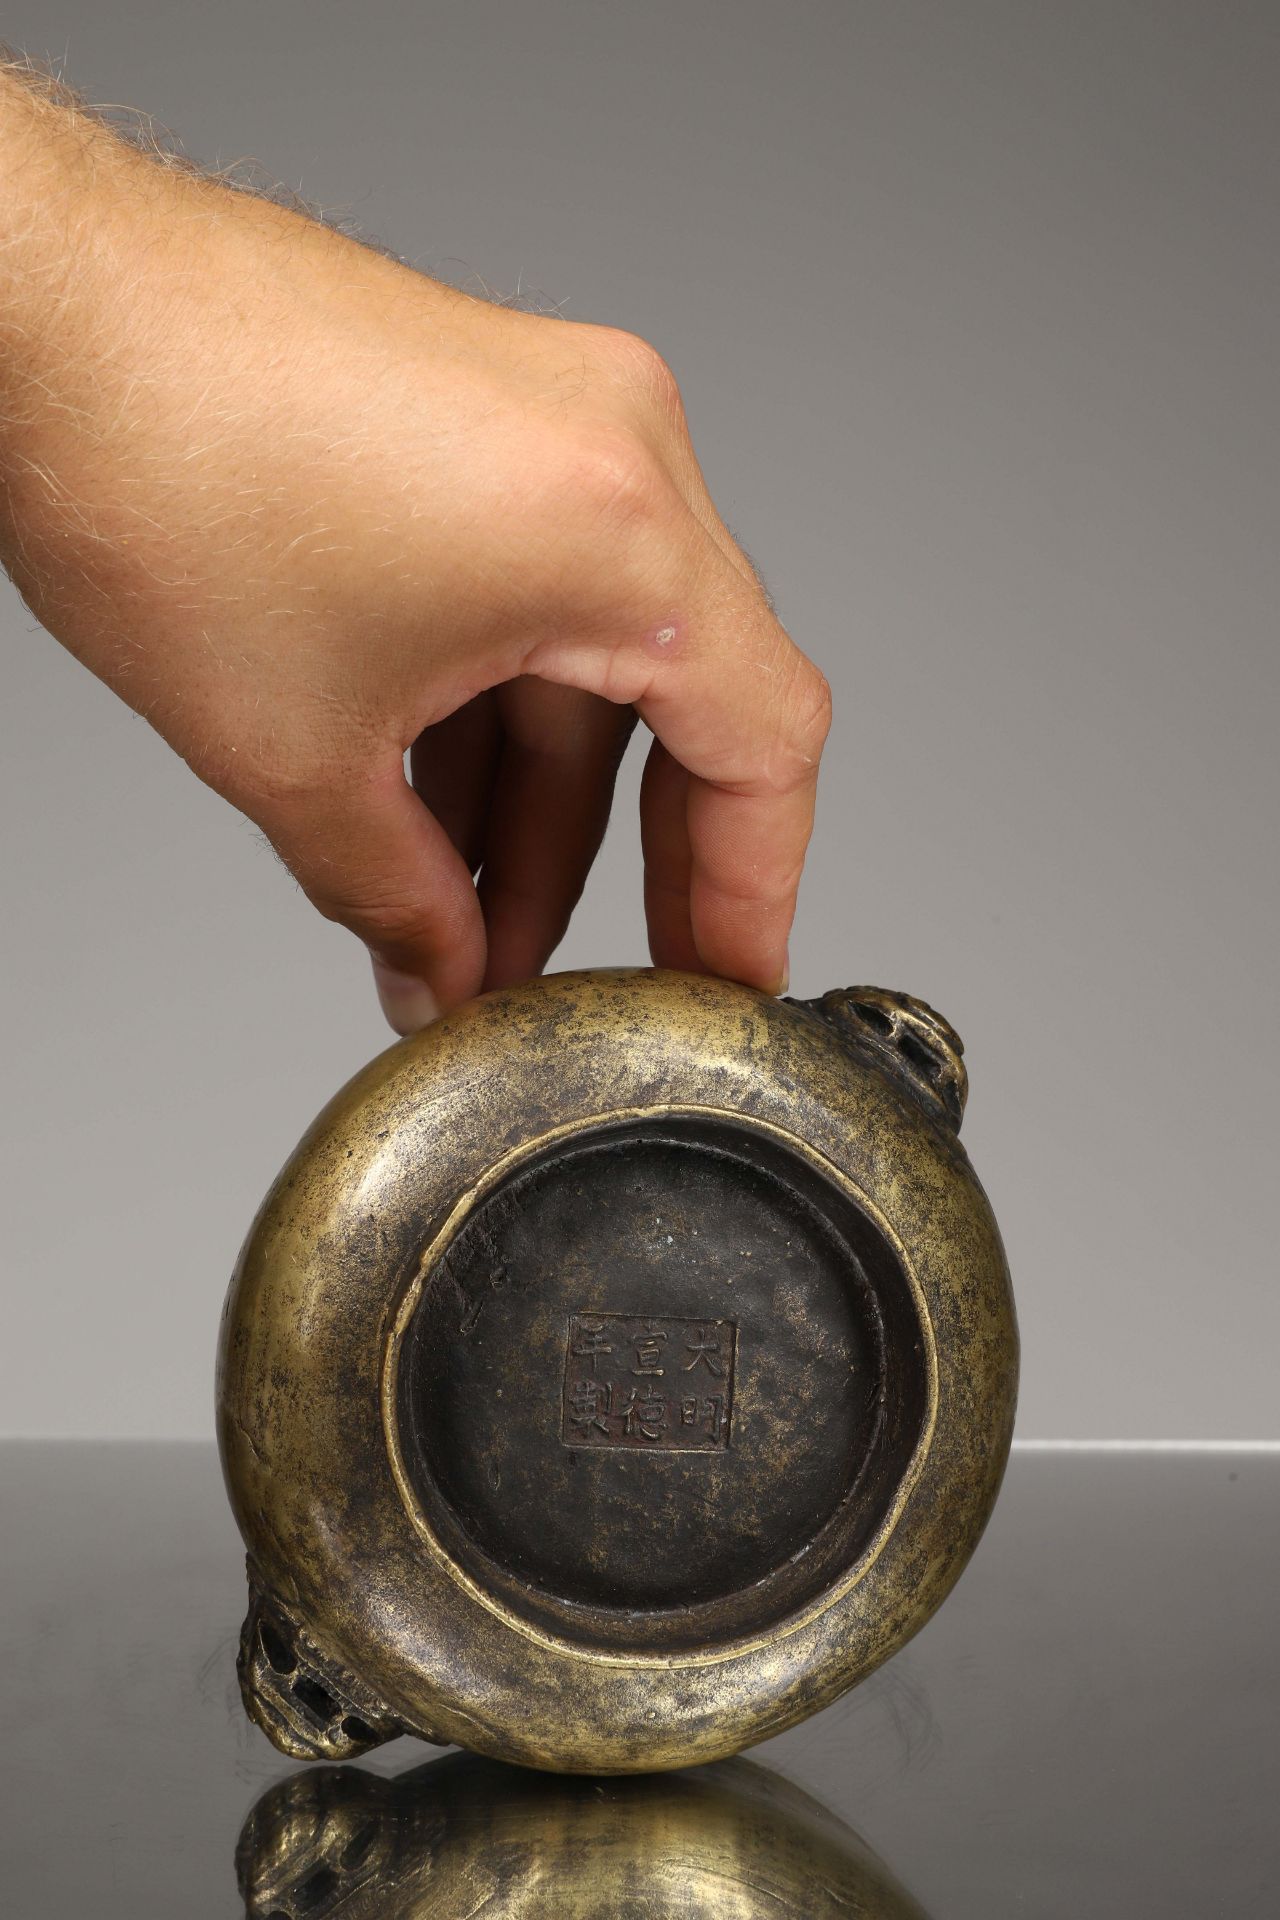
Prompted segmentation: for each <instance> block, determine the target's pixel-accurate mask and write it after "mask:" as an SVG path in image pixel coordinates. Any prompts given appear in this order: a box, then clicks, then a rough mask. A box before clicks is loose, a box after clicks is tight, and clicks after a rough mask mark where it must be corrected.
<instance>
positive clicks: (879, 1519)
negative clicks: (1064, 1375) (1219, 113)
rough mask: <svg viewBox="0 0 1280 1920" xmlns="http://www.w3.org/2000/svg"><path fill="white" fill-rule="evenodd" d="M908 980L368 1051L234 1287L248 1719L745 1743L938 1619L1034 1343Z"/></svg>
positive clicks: (338, 1735)
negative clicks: (904, 990) (905, 992)
mask: <svg viewBox="0 0 1280 1920" xmlns="http://www.w3.org/2000/svg"><path fill="white" fill-rule="evenodd" d="M964 1093H965V1077H964V1069H963V1066H962V1064H961V1060H960V1045H959V1041H958V1040H957V1039H956V1037H955V1035H954V1034H953V1033H952V1031H951V1029H950V1028H949V1027H948V1026H947V1025H946V1023H945V1022H944V1021H942V1020H941V1019H940V1018H939V1017H938V1016H937V1015H936V1014H934V1013H932V1012H931V1010H930V1009H929V1008H927V1007H925V1006H924V1005H923V1004H922V1003H921V1002H919V1001H915V1000H911V999H908V998H907V997H906V996H902V995H894V994H888V993H884V992H882V991H879V990H877V989H873V988H851V989H849V990H847V991H844V992H837V993H832V994H828V995H826V996H825V997H824V998H823V999H822V1000H820V1001H815V1002H811V1003H803V1004H802V1003H797V1002H785V1001H784V1002H779V1001H775V1000H771V999H769V998H767V997H766V996H764V995H762V994H758V993H754V992H751V991H750V990H748V989H746V988H743V987H738V986H734V985H731V984H729V983H726V982H723V981H717V980H710V979H705V978H695V977H693V976H685V975H679V974H671V973H654V972H648V971H629V972H628V971H617V972H600V973H580V974H562V975H556V976H552V977H550V978H548V979H543V980H539V981H534V982H531V983H530V984H529V985H527V986H524V987H520V988H515V989H511V990H508V991H503V992H500V993H494V994H489V995H486V996H484V997H483V998H481V999H479V1000H477V1001H474V1002H471V1003H470V1004H469V1005H467V1006H465V1007H463V1008H460V1009H459V1010H457V1011H456V1012H454V1013H451V1014H450V1015H449V1016H448V1017H447V1018H445V1019H443V1020H441V1021H439V1022H437V1023H436V1024H435V1025H434V1026H432V1027H431V1028H429V1029H428V1030H427V1031H426V1032H424V1033H422V1034H419V1035H417V1036H416V1037H415V1038H413V1039H412V1040H408V1041H404V1042H401V1043H400V1044H398V1045H396V1046H394V1047H392V1048H391V1049H389V1050H388V1051H387V1052H386V1053H385V1054H383V1055H382V1056H381V1057H380V1058H378V1059H377V1060H375V1061H373V1062H372V1063H371V1064H370V1066H368V1067H367V1068H366V1069H365V1070H364V1071H363V1072H362V1073H360V1074H358V1075H357V1076H356V1078H355V1079H354V1080H353V1081H352V1082H351V1083H350V1085H349V1086H347V1087H346V1088H345V1089H344V1090H343V1092H341V1093H340V1094H339V1095H338V1096H337V1098H336V1099H335V1100H334V1101H333V1102H331V1104H330V1105H329V1107H328V1108H327V1109H326V1110H325V1112H324V1113H323V1114H322V1115H321V1116H320V1118H319V1119H318V1120H317V1122H316V1123H315V1125H314V1126H313V1127H312V1129H311V1131H310V1132H309V1133H308V1135H307V1136H306V1138H305V1139H304V1140H303V1142H302V1144H301V1145H300V1147H299V1148H298V1150H297V1152H296V1153H295V1154H294V1156H293V1158H292V1160H291V1161H290V1163H289V1165H288V1166H287V1167H286V1168H285V1170H284V1172H283V1173H282V1174H281V1176H280V1178H279V1180H278V1181H277V1182H276V1185H275V1187H274V1188H273V1189H272V1191H271V1193H270V1194H269V1196H268V1198H267V1200H266V1202H265V1204H264V1206H263V1209H262V1211H261V1213H260V1215H259V1217H258V1220H257V1221H256V1223H255V1225H254V1227H253V1230H252V1232H251V1233H250V1236H249V1239H248V1241H247V1243H246V1245H245V1248H244V1251H243V1253H242V1254H241V1258H240V1262H239V1266H238V1268H237V1272H236V1275H235V1278H234V1280H233V1282H232V1287H231V1291H230V1294H229V1297H228V1301H227V1308H226V1313H225V1316H224V1325H223V1337H222V1345H221V1353H220V1363H219V1435H220V1441H221V1446H222V1453H223V1462H224V1468H225V1472H226V1478H227V1485H228V1488H229V1491H230V1495H231V1499H232V1503H233V1506H234V1508H235V1512H236V1517H237V1519H238V1521H239V1524H240V1528H241V1531H242V1533H243V1534H244V1537H245V1541H246V1543H247V1546H248V1550H249V1575H250V1595H251V1599H250V1610H249V1616H248V1619H247V1621H246V1623H245V1630H244V1635H243V1641H242V1648H241V1682H242V1687H243V1691H244V1696H245V1702H246V1705H247V1707H248V1710H249V1712H250V1713H251V1714H252V1715H253V1717H254V1718H255V1719H256V1720H257V1721H258V1723H259V1724H260V1725H261V1726H262V1727H263V1728H264V1729H265V1730H266V1732H267V1733H268V1734H269V1735H270V1736H271V1738H272V1739H273V1740H274V1741H275V1742H276V1743H277V1745H279V1746H280V1747H282V1748H283V1749H284V1750H285V1751H286V1752H289V1753H292V1754H295V1755H297V1756H299V1757H325V1758H329V1759H342V1758H346V1757H348V1756H350V1755H351V1754H354V1753H356V1752H359V1751H361V1750H363V1749H364V1748H366V1747H368V1746H371V1745H373V1744H375V1743H376V1742H377V1741H379V1740H383V1739H387V1738H389V1737H391V1736H392V1735H394V1734H396V1733H398V1732H401V1731H410V1732H415V1733H417V1734H419V1735H421V1736H423V1737H424V1738H427V1739H430V1740H435V1741H438V1742H440V1743H451V1742H456V1743H458V1744H460V1745H462V1746H466V1747H470V1748H473V1749H475V1750H476V1751H478V1752H481V1753H485V1754H488V1755H491V1756H494V1757H496V1758H499V1759H508V1760H516V1761H520V1762H523V1763H525V1764H527V1765H532V1766H539V1767H547V1768H553V1769H557V1770H561V1771H583V1772H599V1773H623V1772H631V1771H640V1770H650V1769H657V1768H671V1767H683V1766H687V1765H690V1764H693V1763H695V1762H701V1761H707V1760H712V1759H717V1758H720V1757H722V1756H725V1755H728V1754H731V1753H734V1752H736V1751H737V1750H738V1749H740V1748H742V1747H744V1746H747V1745H749V1744H751V1743H753V1742H755V1741H759V1740H762V1739H765V1738H766V1737H767V1736H769V1735H771V1734H774V1733H777V1732H779V1731H781V1729H783V1728H784V1727H787V1726H790V1725H791V1724H793V1723H794V1722H795V1721H797V1720H799V1719H801V1718H803V1717H804V1716H805V1715H806V1714H809V1713H812V1712H814V1711H815V1710H817V1709H818V1708H820V1707H822V1706H824V1705H826V1704H827V1703H828V1702H829V1701H831V1700H833V1699H835V1698H836V1697H837V1696H838V1695H839V1694H840V1693H841V1692H843V1691H844V1690H845V1689H846V1688H847V1687H849V1686H851V1685H852V1684H853V1683H854V1682H855V1681H857V1680H859V1679H861V1678H862V1676H863V1675H864V1674H866V1673H868V1672H869V1671H870V1670H871V1669H872V1668H873V1667H875V1666H877V1665H878V1664H879V1663H880V1662H881V1661H882V1660H884V1659H885V1658H887V1657H888V1655H889V1654H891V1653H892V1652H894V1651H895V1649H896V1648H897V1647H899V1646H900V1645H901V1644H902V1643H903V1641H904V1640H906V1639H907V1638H908V1637H909V1636H910V1635H911V1634H912V1633H913V1632H915V1630H916V1629H917V1628H918V1627H919V1626H921V1625H922V1624H923V1622H924V1621H925V1620H926V1619H927V1618H928V1616H929V1614H930V1613H931V1612H932V1611H933V1609H934V1608H935V1607H936V1606H937V1605H938V1604H939V1603H940V1601H941V1600H942V1599H943V1598H944V1596H945V1595H946V1593H947V1592H948V1590H949V1589H950V1587H951V1585H952V1584H953V1582H954V1581H955V1580H956V1578H957V1577H958V1575H959V1573H960V1571H961V1569H962V1568H963V1566H964V1564H965V1561H966V1560H967V1559H968V1557H969V1554H970V1553H971V1551H972V1549H973V1547H974V1545H975V1543H976V1541H977V1539H978V1536H979V1534H980V1533H981V1530H982V1528H983V1526H984V1524H985V1522H986V1519H987V1516H988V1514H989V1512H990V1509H991V1506H992V1503H993V1501H994V1499H995V1496H996V1491H997V1488H998V1486H999V1481H1000V1477H1001V1474H1002V1472H1003V1469H1004V1463H1005V1459H1006V1456H1007V1453H1008V1447H1009V1441H1010V1436H1011V1432H1012V1424H1013V1412H1014V1398H1015V1392H1016V1376H1017V1335H1016V1329H1015V1323H1014V1316H1013V1305H1012V1299H1011V1294H1010V1289H1009V1279H1008V1272H1007V1269H1006V1265H1005V1260H1004V1254H1003V1250H1002V1248H1001V1244H1000V1238H999V1234H998V1232H997V1229H996V1226H995V1222H994V1220H993V1218H992V1215H991V1211H990V1208H989V1206H988V1204H987V1201H986V1197H985V1195H984V1194H983V1192H982V1189H981V1187H980V1186H979V1184H978V1182H977V1180H976V1178H975V1177H974V1175H973V1172H972V1170H971V1169H970V1167H969V1163H968V1160H967V1158H966V1156H965V1153H964V1151H963V1149H962V1147H961V1146H960V1144H959V1141H958V1139H957V1137H956V1130H957V1128H958V1125H959V1120H960V1115H961V1111H962V1109H963V1103H964Z"/></svg>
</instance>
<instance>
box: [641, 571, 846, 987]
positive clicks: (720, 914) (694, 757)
mask: <svg viewBox="0 0 1280 1920" xmlns="http://www.w3.org/2000/svg"><path fill="white" fill-rule="evenodd" d="M717 599H718V600H720V602H721V604H720V605H718V606H717V607H715V608H714V610H710V609H709V610H708V613H707V614H706V615H705V616H703V617H702V618H700V619H699V620H698V621H697V622H696V623H695V622H694V621H693V620H692V619H690V620H689V621H688V622H687V623H683V624H682V622H681V621H680V620H679V619H676V620H674V621H673V623H672V625H671V626H670V627H668V628H661V629H659V630H658V631H657V633H656V634H655V635H654V637H653V640H652V642H646V645H647V646H649V647H650V648H651V650H652V651H655V652H657V653H659V654H660V660H656V661H655V670H654V673H653V675H652V678H651V680H650V683H649V686H648V687H647V689H646V691H645V692H644V694H643V695H642V696H641V698H640V699H639V700H638V701H637V703H636V704H637V706H638V708H639V711H640V714H641V716H642V718H643V719H644V720H645V722H646V724H647V725H648V726H649V727H651V728H652V730H653V732H654V734H655V735H656V737H657V739H658V740H659V741H660V742H661V745H662V747H663V748H664V749H665V750H666V754H667V755H669V756H670V759H671V760H672V761H673V762H675V763H676V766H677V767H678V768H681V769H683V770H684V772H685V774H686V775H687V778H685V779H683V780H681V779H679V778H673V777H670V775H669V774H667V775H664V774H663V772H662V770H661V769H660V768H656V769H655V773H656V774H657V775H658V776H659V777H655V778H653V779H651V780H647V781H646V783H645V789H644V793H643V796H642V815H643V822H642V824H643V829H644V843H645V877H646V899H647V901H648V913H649V933H650V945H651V947H652V949H653V957H654V959H655V961H656V962H657V963H658V964H659V965H672V964H677V965H679V964H685V965H687V964H688V956H689V952H690V946H691V947H692V951H693V953H694V954H696V957H697V960H698V962H699V963H700V964H701V966H702V967H703V968H705V969H706V971H707V972H709V973H717V974H721V975H723V976H724V977H725V978H728V979H733V980H742V981H744V982H745V983H746V984H748V985H750V986H756V987H760V988H762V989H763V990H764V991H765V992H767V993H778V992H781V991H782V990H783V989H784V988H785V986H786V983H787V974H788V961H787V939H788V935H789V933H790V930H791V923H792V920H793V919H794V916H795V907H796V895H797V891H798V888H799V884H800V875H801V872H802V870H803V867H804V860H805V852H806V849H807V847H808V843H809V838H810V835H811V833H812V830H813V817H814V802H815V797H816V791H817V780H818V765H819V761H820V759H821V756H822V748H823V745H824V743H825V741H826V737H827V733H828V730H829V727H830V723H831V697H830V690H829V688H828V686H827V683H826V680H825V679H824V677H823V675H822V674H821V673H820V672H819V671H818V669H817V667H815V666H814V664H813V663H812V661H810V660H808V659H806V657H805V656H804V654H802V653H801V652H800V650H799V648H798V647H796V646H795V644H794V642H793V641H792V640H791V639H790V637H789V635H788V634H787V633H786V631H785V629H784V628H783V627H782V626H781V625H780V624H779V622H778V621H777V620H776V619H775V618H774V617H773V615H772V614H771V613H770V612H769V610H768V608H767V607H766V606H765V605H764V604H763V601H762V600H761V599H758V598H757V597H756V596H755V594H754V593H752V592H750V591H749V590H748V589H746V588H745V585H741V583H740V585H739V589H737V590H735V589H734V588H733V587H729V588H727V589H725V590H724V592H723V593H722V594H721V595H717ZM677 956H684V957H683V958H678V957H677Z"/></svg>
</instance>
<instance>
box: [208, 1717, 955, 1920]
mask: <svg viewBox="0 0 1280 1920" xmlns="http://www.w3.org/2000/svg"><path fill="white" fill-rule="evenodd" d="M236 1866H237V1872H238V1878H239V1881H240V1891H241V1894H242V1896H243V1899H244V1907H245V1915H246V1920H327V1916H329V1915H330V1914H332V1915H333V1916H334V1920H338V1917H339V1916H341V1920H463V1916H465V1915H477V1916H480V1915H482V1916H484V1920H676V1916H679V1920H781V1916H784V1915H791V1916H794V1920H854V1917H855V1916H856V1917H857V1920H925V1915H924V1913H923V1911H922V1909H921V1908H920V1907H919V1906H917V1904H916V1902H915V1901H914V1900H913V1899H912V1898H911V1896H910V1894H909V1893H907V1892H906V1891H905V1889H904V1888H903V1887H902V1886H900V1885H899V1883H898V1882H897V1881H896V1880H895V1879H894V1877H893V1875H892V1873H891V1872H890V1871H889V1869H888V1867H886V1866H885V1865H884V1863H883V1861H880V1860H878V1859H877V1858H876V1856H875V1855H874V1854H873V1853H872V1852H871V1851H870V1849H869V1848H868V1847H866V1846H865V1845H864V1844H863V1842H862V1841H861V1840H859V1839H858V1838H857V1836H856V1835H855V1834H853V1833H851V1832H850V1830H849V1828H848V1827H846V1826H843V1825H842V1824H841V1822H840V1821H838V1820H837V1819H835V1818H834V1816H833V1815H832V1814H830V1813H828V1812H827V1811H826V1809H825V1808H824V1807H820V1806H819V1805H818V1804H817V1802H816V1801H813V1800H811V1799H809V1797H808V1795H807V1794H804V1793H801V1792H800V1790H799V1788H797V1787H793V1786H792V1785H791V1784H790V1783H789V1782H788V1781H785V1780H780V1779H779V1778H778V1776H777V1775H776V1774H771V1773H768V1772H766V1770H765V1769H764V1768H763V1767H757V1766H753V1765H751V1764H750V1763H749V1762H747V1761H744V1760H730V1761H723V1762H721V1763H720V1764H719V1765H718V1766H714V1767H708V1768H706V1769H704V1770H701V1771H699V1772H697V1773H693V1774H684V1773H677V1774H662V1775H659V1776H650V1777H648V1778H644V1779H638V1780H614V1781H610V1782H609V1783H608V1784H607V1785H604V1784H602V1783H601V1782H599V1781H586V1780H564V1779H559V1780H557V1779H550V1778H548V1777H547V1776H546V1775H545V1774H533V1773H523V1772H519V1771H517V1770H516V1769H514V1768H511V1767H500V1766H496V1765H495V1764H494V1763H493V1762H492V1761H490V1760H478V1759H476V1758H475V1757H474V1756H472V1755H462V1754H455V1755H451V1756H450V1757H449V1758H448V1759H442V1760H433V1761H430V1762H429V1763H428V1764H427V1765H426V1766H425V1767H415V1768H414V1770H413V1771H412V1772H411V1773H404V1774H400V1775H399V1776H398V1777H397V1778H395V1779H391V1780H387V1779H382V1778H380V1777H379V1776H378V1775H377V1774H372V1773H367V1772H365V1771H363V1770H362V1769H361V1768H359V1767H328V1768H324V1769H323V1770H320V1771H316V1772H311V1771H308V1772H306V1773H301V1774H294V1775H293V1777H292V1778H291V1779H289V1780H285V1781H283V1782H282V1783H281V1784H280V1785H278V1786H275V1787H272V1788H270V1789H269V1791H268V1792H267V1793H265V1794H264V1795H263V1796H262V1798H261V1800H259V1802H258V1804H257V1805H256V1806H255V1807H254V1809H253V1811H252V1813H251V1814H250V1815H249V1818H248V1820H247V1821H246V1822H245V1827H244V1832H243V1833H242V1834H241V1837H240V1845H239V1848H238V1849H237V1856H236Z"/></svg>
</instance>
